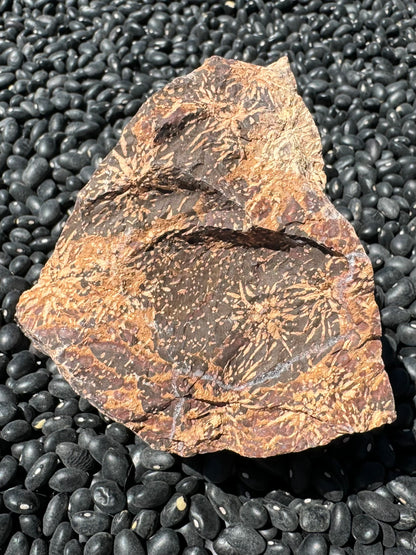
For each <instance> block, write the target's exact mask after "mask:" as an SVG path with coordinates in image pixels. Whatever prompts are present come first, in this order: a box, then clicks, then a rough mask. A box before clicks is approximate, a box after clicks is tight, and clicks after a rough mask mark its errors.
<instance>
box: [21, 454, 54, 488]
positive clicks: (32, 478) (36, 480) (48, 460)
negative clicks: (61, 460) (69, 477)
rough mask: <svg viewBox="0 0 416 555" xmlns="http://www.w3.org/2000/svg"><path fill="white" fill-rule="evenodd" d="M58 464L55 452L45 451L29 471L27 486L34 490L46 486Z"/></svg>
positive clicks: (26, 480)
mask: <svg viewBox="0 0 416 555" xmlns="http://www.w3.org/2000/svg"><path fill="white" fill-rule="evenodd" d="M57 464H58V457H57V456H56V455H55V453H45V454H44V455H42V456H41V457H39V459H38V460H37V461H36V462H35V463H34V464H33V466H32V467H31V468H30V470H29V472H28V473H27V476H26V479H25V487H26V488H27V489H28V490H31V491H34V490H36V489H38V488H40V487H42V486H44V485H45V484H46V483H47V482H48V481H49V479H50V477H51V476H52V474H53V472H54V471H55V468H56V466H57Z"/></svg>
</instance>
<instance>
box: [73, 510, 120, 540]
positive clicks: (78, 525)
mask: <svg viewBox="0 0 416 555" xmlns="http://www.w3.org/2000/svg"><path fill="white" fill-rule="evenodd" d="M70 519H71V526H72V528H73V529H74V530H75V532H76V533H77V534H82V535H84V536H93V535H94V534H97V533H98V532H105V531H106V530H107V529H108V528H109V526H110V517H109V516H108V515H106V514H104V513H98V512H96V511H89V510H87V511H79V512H77V513H73V514H72V515H71V517H70Z"/></svg>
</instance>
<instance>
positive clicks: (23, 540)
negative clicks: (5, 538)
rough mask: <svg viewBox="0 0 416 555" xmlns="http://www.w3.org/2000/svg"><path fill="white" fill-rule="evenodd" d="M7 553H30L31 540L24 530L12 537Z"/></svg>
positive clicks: (23, 554)
mask: <svg viewBox="0 0 416 555" xmlns="http://www.w3.org/2000/svg"><path fill="white" fill-rule="evenodd" d="M5 555H29V540H28V538H27V537H26V536H25V535H24V534H23V533H22V532H16V533H15V534H13V536H12V537H11V538H10V540H9V543H8V545H7V549H6V551H5Z"/></svg>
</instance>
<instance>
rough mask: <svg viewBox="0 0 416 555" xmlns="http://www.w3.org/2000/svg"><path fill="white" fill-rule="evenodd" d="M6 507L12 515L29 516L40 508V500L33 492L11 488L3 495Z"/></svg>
mask: <svg viewBox="0 0 416 555" xmlns="http://www.w3.org/2000/svg"><path fill="white" fill-rule="evenodd" d="M3 501H4V505H5V507H6V508H7V509H9V511H12V513H16V514H19V515H29V514H32V513H35V512H36V511H37V510H38V508H39V500H38V498H37V496H36V495H35V494H34V493H33V492H32V491H28V490H25V489H22V488H20V487H15V488H10V489H8V490H6V491H5V492H4V494H3Z"/></svg>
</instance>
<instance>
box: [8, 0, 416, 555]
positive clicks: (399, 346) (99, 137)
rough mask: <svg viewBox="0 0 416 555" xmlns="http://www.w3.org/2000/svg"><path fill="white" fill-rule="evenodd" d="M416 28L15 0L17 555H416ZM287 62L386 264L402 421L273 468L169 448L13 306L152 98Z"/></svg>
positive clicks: (293, 11)
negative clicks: (79, 378)
mask: <svg viewBox="0 0 416 555" xmlns="http://www.w3.org/2000/svg"><path fill="white" fill-rule="evenodd" d="M415 30H416V4H415V3H414V2H413V1H412V0H405V1H402V0H387V1H384V0H361V1H354V0H336V1H334V2H332V1H323V0H275V1H270V2H266V1H263V0H247V1H246V0H226V1H221V2H220V1H211V0H206V1H197V0H195V1H193V2H191V1H188V0H181V1H173V2H168V1H165V2H161V1H159V2H153V1H147V0H144V1H132V0H122V1H120V0H114V1H111V2H109V1H104V0H93V1H88V0H66V1H52V0H50V1H49V0H0V137H1V141H0V170H1V175H2V177H1V180H0V244H1V251H0V302H1V314H0V324H1V329H0V430H1V431H0V553H5V554H6V555H28V554H30V555H46V554H50V555H80V554H83V553H84V554H86V555H110V554H112V553H114V554H115V555H130V554H131V555H142V554H146V553H147V554H149V555H176V554H179V553H183V554H184V555H206V554H212V553H217V554H218V555H257V554H258V555H260V554H265V555H266V554H267V555H272V554H279V555H290V554H294V555H295V554H299V555H326V554H329V555H343V554H345V555H352V554H356V555H381V554H382V553H386V554H387V555H407V554H409V555H410V554H411V553H415V551H416V449H415V447H416V441H415V401H414V396H415V386H414V384H415V380H416V242H415V239H416V32H415ZM284 54H285V55H287V56H288V57H289V60H290V62H291V67H292V70H293V71H294V73H295V75H296V79H297V83H298V88H299V92H300V94H301V95H302V97H303V99H304V101H305V103H306V104H307V106H308V108H309V110H310V111H311V113H312V115H313V117H314V119H315V122H316V124H317V126H318V128H319V131H320V134H321V138H322V145H323V154H324V159H325V171H326V174H327V177H328V183H327V194H328V196H329V198H330V199H331V201H332V202H333V204H334V205H335V206H336V207H337V209H338V210H339V211H340V212H341V213H342V214H343V215H344V216H345V217H346V218H347V219H348V220H349V221H350V222H351V223H352V225H353V226H354V228H355V230H356V232H357V234H358V236H359V238H360V240H361V241H362V243H363V245H364V246H365V248H366V250H367V252H368V255H369V256H370V259H371V261H372V264H373V268H374V272H375V284H376V285H375V295H376V299H377V302H378V304H379V307H380V310H381V318H382V323H383V358H384V361H385V365H386V369H387V371H388V373H389V376H390V380H391V383H392V386H393V389H394V395H395V400H396V407H397V413H398V418H397V421H396V422H395V423H394V424H392V425H389V426H386V427H384V428H382V429H378V430H375V431H372V432H369V433H366V434H359V435H354V436H346V437H343V438H340V439H338V440H336V441H335V442H333V443H331V444H330V445H329V446H327V447H324V448H317V449H312V450H309V451H305V452H302V453H298V454H290V455H285V456H280V457H273V458H270V459H249V458H243V457H239V456H237V455H235V454H233V453H228V452H221V453H216V454H210V455H203V456H197V457H193V458H191V459H181V458H179V457H176V456H175V457H174V456H171V455H170V454H168V453H163V452H158V451H153V450H152V449H150V448H149V447H147V446H146V444H144V443H143V442H141V441H140V439H139V438H136V437H134V436H133V434H132V433H131V432H129V431H128V430H126V429H125V428H124V427H123V426H121V425H119V424H116V423H114V422H111V421H109V420H108V419H107V418H104V417H102V416H101V415H100V414H99V413H98V412H97V411H96V410H95V409H94V408H93V407H92V406H91V405H90V404H89V403H88V402H87V401H85V400H83V399H80V398H79V397H78V396H77V395H76V394H75V393H74V391H73V390H72V389H71V388H70V387H69V385H68V384H67V383H66V382H65V381H64V380H63V379H62V378H61V377H60V376H59V374H58V373H57V369H56V366H55V365H54V363H53V362H52V361H51V360H50V359H48V358H46V357H44V356H43V355H41V354H40V353H39V352H36V351H35V350H34V349H33V348H31V346H30V343H29V341H28V340H27V339H26V338H25V337H24V336H23V335H22V334H21V332H20V331H19V329H18V327H17V326H16V324H15V323H14V311H15V307H16V303H17V301H18V298H19V295H20V294H21V292H22V291H24V290H25V289H27V288H29V287H31V285H32V284H33V283H34V282H35V281H36V280H37V278H38V276H39V273H40V271H41V269H42V267H43V265H44V264H45V262H46V261H47V259H48V257H49V256H50V254H51V252H52V251H53V248H54V245H55V243H56V241H57V239H58V237H59V235H60V233H61V230H62V228H63V226H64V224H65V221H66V219H67V218H68V215H69V214H70V212H71V210H72V208H73V205H74V201H75V199H76V195H77V192H78V191H79V190H80V189H81V188H82V187H83V185H85V183H86V182H87V181H88V180H89V178H90V177H91V175H92V173H93V172H94V170H95V169H96V167H97V165H98V164H99V163H100V162H101V160H102V159H103V157H104V156H105V155H106V154H107V153H108V152H109V151H110V150H111V149H112V148H113V147H114V145H115V144H116V142H117V141H118V139H119V137H120V134H121V131H122V129H123V127H124V126H125V124H126V123H127V122H128V121H129V119H130V118H131V117H132V116H133V115H134V114H135V113H136V111H137V110H138V109H139V107H140V106H141V104H142V103H143V102H144V101H145V100H146V98H148V97H149V96H150V95H151V94H152V93H154V92H155V91H157V90H159V89H160V88H161V87H163V86H164V85H165V84H166V83H168V82H169V81H171V80H172V79H173V78H174V77H176V76H178V75H184V74H186V73H189V72H190V71H192V70H193V69H195V68H197V67H198V66H199V65H200V64H201V63H202V61H203V60H204V59H206V58H207V57H209V56H211V55H219V56H224V57H226V58H232V59H239V60H243V61H246V62H251V63H254V64H258V65H266V64H269V63H272V62H274V61H276V60H277V59H278V58H279V57H280V56H282V55H284ZM299 433H302V430H299Z"/></svg>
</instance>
